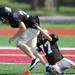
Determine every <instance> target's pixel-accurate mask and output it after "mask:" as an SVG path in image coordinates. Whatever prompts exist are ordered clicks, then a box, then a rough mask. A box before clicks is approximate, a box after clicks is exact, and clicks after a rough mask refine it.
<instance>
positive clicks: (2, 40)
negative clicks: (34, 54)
mask: <svg viewBox="0 0 75 75" xmlns="http://www.w3.org/2000/svg"><path fill="white" fill-rule="evenodd" d="M42 27H43V28H44V27H45V28H75V25H74V24H63V25H62V24H61V25H60V24H56V25H54V24H44V25H43V24H42ZM0 28H6V26H5V25H3V26H2V25H1V26H0ZM9 38H10V36H5V35H0V46H12V47H15V42H12V43H11V44H9V43H8V39H9ZM59 38H60V40H59V42H58V45H59V47H75V36H63V35H62V36H59ZM10 59H11V58H10ZM28 68H29V65H27V64H0V75H2V74H3V75H23V72H24V70H26V69H28ZM44 72H45V66H43V65H42V64H39V65H37V66H36V67H35V69H33V70H32V72H31V75H37V74H38V75H44ZM65 72H66V73H75V70H74V69H68V70H66V71H65ZM42 73H43V74H42ZM69 75H71V74H69Z"/></svg>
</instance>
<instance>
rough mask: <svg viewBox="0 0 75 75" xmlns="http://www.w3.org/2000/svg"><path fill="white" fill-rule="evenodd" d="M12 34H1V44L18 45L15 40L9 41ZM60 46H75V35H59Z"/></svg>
mask: <svg viewBox="0 0 75 75" xmlns="http://www.w3.org/2000/svg"><path fill="white" fill-rule="evenodd" d="M10 37H11V36H5V35H0V46H8V47H9V46H13V47H15V46H16V43H15V41H13V42H12V43H11V44H9V43H8V39H9V38H10ZM58 45H59V47H75V36H59V41H58Z"/></svg>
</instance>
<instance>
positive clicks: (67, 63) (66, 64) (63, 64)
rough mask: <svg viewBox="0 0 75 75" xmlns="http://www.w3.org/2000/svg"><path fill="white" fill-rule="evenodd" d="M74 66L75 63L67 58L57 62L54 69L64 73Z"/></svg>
mask: <svg viewBox="0 0 75 75" xmlns="http://www.w3.org/2000/svg"><path fill="white" fill-rule="evenodd" d="M72 66H75V65H74V63H73V61H71V60H69V59H67V58H63V59H62V60H60V61H59V62H57V64H56V65H54V66H53V67H54V68H55V70H56V71H57V72H58V73H63V72H64V70H65V69H68V68H71V67H72Z"/></svg>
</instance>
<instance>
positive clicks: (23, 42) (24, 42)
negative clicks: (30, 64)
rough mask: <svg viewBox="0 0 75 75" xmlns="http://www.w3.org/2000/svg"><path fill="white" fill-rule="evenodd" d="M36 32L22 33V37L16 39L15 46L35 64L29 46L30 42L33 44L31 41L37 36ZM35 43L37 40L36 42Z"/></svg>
mask: <svg viewBox="0 0 75 75" xmlns="http://www.w3.org/2000/svg"><path fill="white" fill-rule="evenodd" d="M37 32H38V31H37V30H35V29H31V28H29V29H27V30H26V32H24V33H23V34H22V36H20V37H19V38H18V39H17V46H18V47H19V48H20V49H21V50H22V51H23V52H24V53H26V54H27V55H29V56H30V57H31V58H32V59H33V60H34V62H36V57H35V55H34V54H33V52H32V51H31V47H32V46H31V45H29V44H30V42H34V41H32V39H33V38H35V37H36V36H37ZM36 41H37V40H36ZM34 64H35V63H34Z"/></svg>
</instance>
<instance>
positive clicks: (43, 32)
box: [37, 26, 52, 41]
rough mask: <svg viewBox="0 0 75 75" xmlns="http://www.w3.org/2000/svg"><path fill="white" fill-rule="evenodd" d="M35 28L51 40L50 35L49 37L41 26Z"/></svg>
mask: <svg viewBox="0 0 75 75" xmlns="http://www.w3.org/2000/svg"><path fill="white" fill-rule="evenodd" d="M37 28H38V29H39V30H40V31H41V32H42V34H44V35H45V36H46V38H47V39H48V40H49V41H52V37H50V36H49V35H48V34H47V33H46V32H45V31H44V30H43V29H42V28H41V27H39V26H37Z"/></svg>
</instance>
